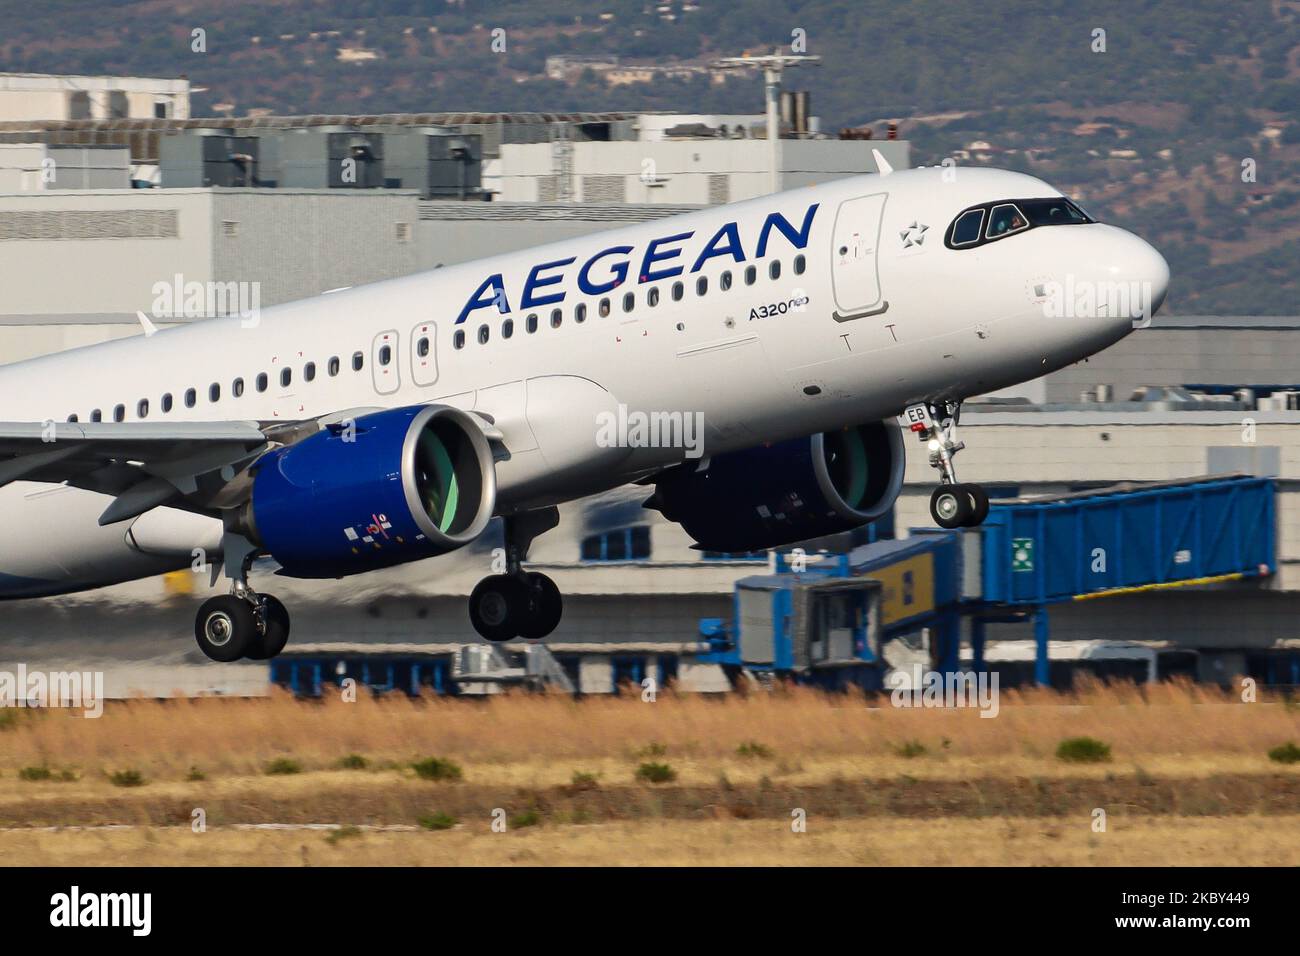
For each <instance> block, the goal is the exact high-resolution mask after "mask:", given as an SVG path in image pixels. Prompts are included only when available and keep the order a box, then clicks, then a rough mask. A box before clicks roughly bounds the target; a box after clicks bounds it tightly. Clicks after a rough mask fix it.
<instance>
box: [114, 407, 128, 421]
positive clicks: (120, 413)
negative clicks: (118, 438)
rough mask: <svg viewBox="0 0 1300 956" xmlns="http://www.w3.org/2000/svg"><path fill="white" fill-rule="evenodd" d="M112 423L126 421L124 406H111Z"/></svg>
mask: <svg viewBox="0 0 1300 956" xmlns="http://www.w3.org/2000/svg"><path fill="white" fill-rule="evenodd" d="M113 421H115V422H124V421H126V406H125V405H114V406H113Z"/></svg>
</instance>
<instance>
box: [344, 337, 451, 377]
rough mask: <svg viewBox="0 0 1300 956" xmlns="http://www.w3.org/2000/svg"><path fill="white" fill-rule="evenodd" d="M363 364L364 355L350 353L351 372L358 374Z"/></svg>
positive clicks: (364, 362)
mask: <svg viewBox="0 0 1300 956" xmlns="http://www.w3.org/2000/svg"><path fill="white" fill-rule="evenodd" d="M464 339H465V335H464V333H461V341H464ZM458 347H459V346H458ZM365 364H366V357H365V356H364V355H362V354H361V353H360V352H353V353H352V371H354V372H360V371H361V369H362V367H363V366H364V365H365Z"/></svg>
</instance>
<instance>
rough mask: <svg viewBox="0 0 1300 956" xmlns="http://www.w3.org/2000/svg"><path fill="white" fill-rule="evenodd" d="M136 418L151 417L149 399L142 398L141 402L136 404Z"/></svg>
mask: <svg viewBox="0 0 1300 956" xmlns="http://www.w3.org/2000/svg"><path fill="white" fill-rule="evenodd" d="M135 417H136V418H148V417H149V399H147V398H142V399H140V401H138V402H136V403H135Z"/></svg>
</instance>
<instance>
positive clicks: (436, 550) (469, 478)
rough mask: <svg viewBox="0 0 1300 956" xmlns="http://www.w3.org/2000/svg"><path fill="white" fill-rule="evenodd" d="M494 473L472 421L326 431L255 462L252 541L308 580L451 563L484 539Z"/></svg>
mask: <svg viewBox="0 0 1300 956" xmlns="http://www.w3.org/2000/svg"><path fill="white" fill-rule="evenodd" d="M495 506H496V470H495V468H494V466H493V463H492V450H491V448H490V447H489V445H488V441H487V438H486V437H485V436H484V434H483V431H482V429H481V428H479V426H478V424H477V423H476V422H475V420H474V418H473V417H472V416H471V415H469V414H468V413H466V412H463V411H461V410H460V409H457V408H451V407H449V406H445V405H415V406H411V407H408V408H396V409H390V410H388V411H383V412H376V413H374V414H371V415H365V416H363V417H361V418H358V419H357V420H356V421H355V422H351V423H344V424H336V425H329V426H327V427H326V428H325V429H324V430H322V431H320V432H317V433H316V434H314V435H312V436H311V437H310V438H306V439H304V440H303V441H301V442H298V443H297V444H295V445H290V446H289V447H287V448H282V449H279V450H277V451H274V452H271V453H270V454H268V455H266V456H264V457H263V458H262V459H261V460H260V461H258V463H257V465H256V466H255V474H254V477H253V492H252V500H251V502H250V505H249V507H248V509H247V515H248V518H249V520H248V521H247V523H248V525H249V528H248V530H249V533H250V536H251V537H252V539H253V540H254V542H256V543H257V544H258V545H259V546H260V547H261V548H262V549H263V550H265V551H266V552H267V553H268V554H270V555H271V557H273V558H275V560H276V561H278V562H279V563H280V565H281V567H282V569H283V570H282V572H281V573H283V574H288V575H291V576H293V577H303V578H323V577H343V576H345V575H349V574H358V573H361V572H363V571H373V570H375V569H377V568H384V567H390V566H392V565H394V564H402V563H405V562H407V561H416V560H419V559H420V558H427V557H433V556H434V555H439V554H445V553H446V552H448V551H453V550H455V549H456V548H459V547H461V546H463V545H466V544H468V543H469V542H471V541H473V540H474V539H475V538H477V537H478V536H479V534H481V533H482V531H483V529H484V528H486V527H487V524H488V522H489V521H490V520H491V518H492V511H493V509H494V508H495Z"/></svg>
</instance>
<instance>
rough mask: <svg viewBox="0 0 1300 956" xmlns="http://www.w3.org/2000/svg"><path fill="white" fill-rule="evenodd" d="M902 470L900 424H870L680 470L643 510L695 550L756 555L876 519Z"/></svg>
mask: <svg viewBox="0 0 1300 956" xmlns="http://www.w3.org/2000/svg"><path fill="white" fill-rule="evenodd" d="M905 464H906V458H905V452H904V451H903V436H902V433H901V432H900V431H899V428H898V425H897V424H896V423H895V422H893V421H892V420H891V421H883V422H870V423H868V424H865V425H856V426H853V427H851V428H845V429H842V430H840V431H836V432H819V433H817V434H815V435H811V436H809V437H807V438H799V439H793V440H791V441H786V442H781V443H779V444H775V445H764V446H760V447H757V448H748V449H745V450H744V451H738V452H730V453H728V454H725V455H719V456H718V457H716V458H712V459H705V460H703V461H701V462H700V463H698V464H695V465H691V466H681V467H680V468H676V469H673V470H672V471H669V472H666V473H665V474H663V475H662V476H660V477H659V478H658V479H657V480H656V482H655V493H654V495H652V496H651V497H650V499H649V500H648V501H646V503H645V504H646V507H647V508H654V509H657V510H658V511H660V512H662V513H663V515H664V517H665V518H667V519H668V520H669V521H675V522H677V523H679V524H680V525H681V526H682V527H683V528H684V529H685V530H686V533H687V534H689V535H690V536H691V537H692V538H694V539H695V541H696V543H697V547H699V548H702V549H705V550H709V551H729V552H740V551H756V550H760V549H763V548H774V547H779V546H780V545H784V544H792V543H794V542H796V541H806V540H808V539H809V538H819V537H822V536H824V535H828V534H838V533H839V532H842V531H849V530H852V529H853V528H857V527H860V526H862V525H864V524H866V523H868V522H870V521H874V520H875V519H876V518H879V517H880V516H882V515H883V514H885V512H887V511H888V510H889V508H890V507H891V506H892V505H893V503H894V500H895V499H896V498H897V497H898V493H899V491H900V490H901V489H902V487H903V468H904V466H905Z"/></svg>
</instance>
